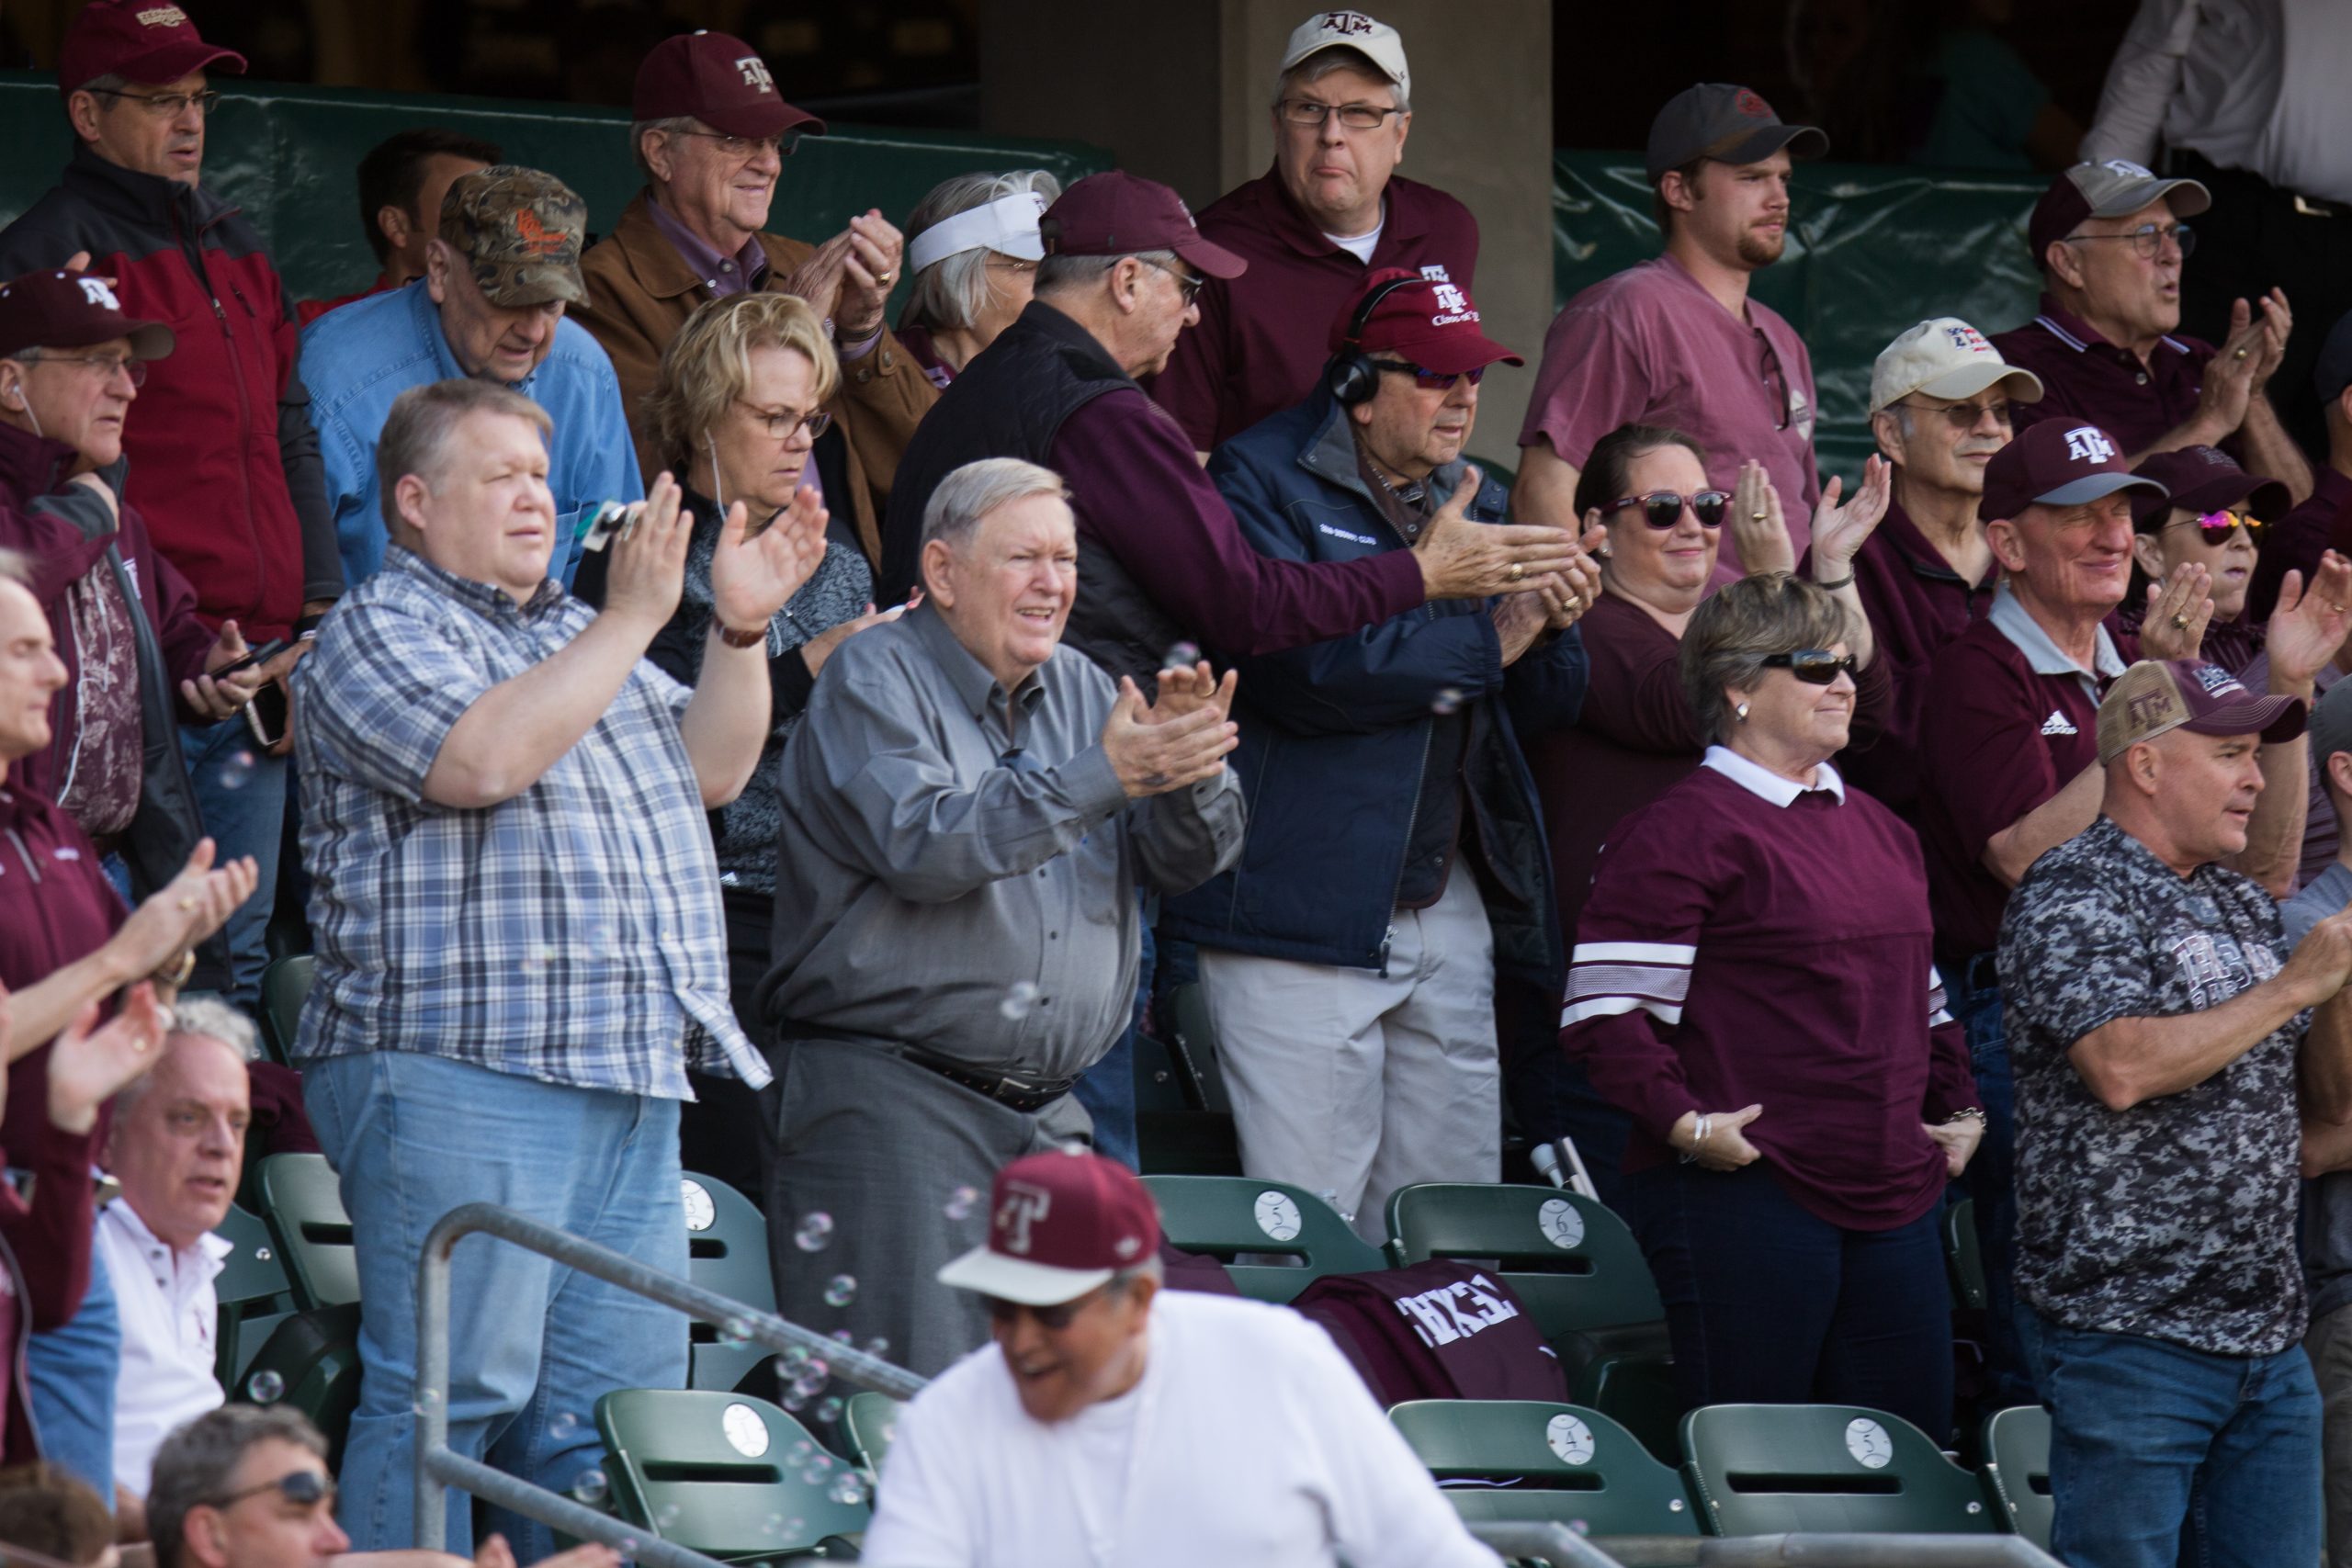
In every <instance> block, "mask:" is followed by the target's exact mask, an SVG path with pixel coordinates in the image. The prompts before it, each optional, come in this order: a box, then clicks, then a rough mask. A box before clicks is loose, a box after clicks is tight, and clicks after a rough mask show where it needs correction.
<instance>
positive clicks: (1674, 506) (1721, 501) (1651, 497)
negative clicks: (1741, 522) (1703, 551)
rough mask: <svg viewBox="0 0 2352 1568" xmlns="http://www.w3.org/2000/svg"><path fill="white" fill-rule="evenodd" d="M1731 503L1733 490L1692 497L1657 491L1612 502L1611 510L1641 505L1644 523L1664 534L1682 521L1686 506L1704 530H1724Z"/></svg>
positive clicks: (1714, 491) (1699, 494)
mask: <svg viewBox="0 0 2352 1568" xmlns="http://www.w3.org/2000/svg"><path fill="white" fill-rule="evenodd" d="M1730 504H1731V491H1727V490H1702V491H1700V492H1699V493H1698V494H1696V495H1691V496H1684V495H1680V494H1678V493H1677V492H1675V491H1670V490H1654V491H1650V492H1649V494H1647V495H1625V496H1620V497H1618V498H1617V499H1616V500H1615V501H1612V502H1610V503H1609V505H1608V508H1607V510H1609V511H1611V512H1623V510H1624V509H1625V508H1627V507H1629V506H1638V507H1640V508H1641V509H1642V521H1643V522H1645V523H1646V524H1648V525H1650V526H1651V527H1653V528H1655V529H1657V531H1658V532H1659V533H1661V534H1663V533H1665V532H1666V531H1667V530H1668V528H1671V527H1673V526H1674V525H1676V524H1677V523H1679V522H1681V521H1682V509H1683V508H1684V507H1685V506H1688V507H1689V508H1690V509H1691V515H1692V516H1694V517H1696V518H1697V519H1698V520H1699V526H1700V527H1702V528H1720V527H1722V526H1723V525H1724V508H1725V507H1727V506H1729V505H1730Z"/></svg>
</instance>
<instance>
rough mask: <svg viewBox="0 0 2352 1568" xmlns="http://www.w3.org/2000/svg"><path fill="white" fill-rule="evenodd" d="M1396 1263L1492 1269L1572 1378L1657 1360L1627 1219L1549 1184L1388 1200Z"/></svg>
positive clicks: (1660, 1331)
mask: <svg viewBox="0 0 2352 1568" xmlns="http://www.w3.org/2000/svg"><path fill="white" fill-rule="evenodd" d="M1388 1234H1389V1235H1390V1236H1391V1237H1392V1238H1393V1239H1391V1240H1390V1242H1389V1244H1388V1249H1389V1252H1390V1254H1391V1255H1392V1257H1394V1258H1395V1259H1396V1262H1397V1265H1398V1266H1399V1267H1400V1268H1401V1267H1403V1266H1405V1265H1408V1264H1413V1263H1420V1262H1424V1261H1426V1260H1428V1259H1429V1258H1461V1259H1463V1260H1464V1261H1465V1262H1480V1263H1487V1264H1493V1265H1499V1267H1500V1270H1501V1273H1502V1276H1503V1280H1504V1282H1505V1283H1507V1284H1508V1285H1510V1288H1511V1289H1512V1290H1513V1291H1515V1292H1518V1294H1519V1298H1520V1300H1521V1302H1522V1303H1525V1304H1526V1307H1527V1310H1528V1312H1529V1313H1530V1314H1532V1316H1533V1317H1534V1319H1535V1324H1536V1326H1537V1327H1539V1328H1541V1329H1542V1330H1543V1331H1544V1337H1545V1338H1546V1339H1549V1340H1550V1341H1551V1342H1552V1344H1553V1347H1554V1348H1555V1349H1557V1350H1558V1351H1559V1352H1560V1359H1561V1364H1562V1366H1563V1367H1564V1368H1565V1369H1566V1371H1567V1372H1568V1374H1569V1376H1570V1378H1571V1379H1574V1378H1575V1377H1576V1376H1577V1374H1578V1373H1579V1372H1580V1371H1582V1369H1583V1368H1584V1367H1586V1366H1587V1365H1589V1363H1591V1362H1592V1361H1594V1360H1597V1359H1600V1357H1602V1356H1607V1355H1618V1356H1634V1357H1642V1358H1646V1359H1664V1358H1665V1356H1666V1354H1667V1339H1666V1308H1665V1307H1664V1306H1663V1305H1661V1304H1660V1303H1659V1302H1658V1297H1657V1284H1656V1282H1655V1281H1653V1280H1651V1278H1650V1269H1649V1264H1648V1263H1647V1261H1645V1259H1644V1258H1643V1257H1642V1249H1641V1246H1640V1244H1639V1243H1637V1242H1636V1241H1634V1233H1633V1232H1632V1231H1631V1230H1630V1229H1628V1228H1627V1227H1626V1224H1625V1222H1624V1221H1623V1220H1622V1219H1620V1218H1618V1217H1617V1215H1616V1214H1615V1213H1612V1212H1611V1211H1610V1210H1609V1209H1608V1208H1607V1207H1605V1206H1604V1205H1602V1204H1600V1203H1596V1202H1594V1201H1592V1200H1591V1199H1589V1198H1586V1197H1582V1196H1580V1195H1578V1194H1577V1193H1574V1192H1564V1191H1561V1190H1559V1189H1557V1188H1553V1187H1532V1186H1498V1185H1493V1184H1487V1183H1478V1182H1425V1183H1422V1184H1420V1185H1418V1186H1413V1187H1400V1188H1398V1189H1397V1190H1396V1191H1395V1192H1393V1193H1391V1194H1389V1198H1388Z"/></svg>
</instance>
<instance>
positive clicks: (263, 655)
mask: <svg viewBox="0 0 2352 1568" xmlns="http://www.w3.org/2000/svg"><path fill="white" fill-rule="evenodd" d="M285 651H286V639H285V638H284V637H272V638H270V639H269V640H268V641H267V642H266V643H263V644H262V645H261V646H260V647H259V648H256V649H253V650H251V651H250V652H248V653H247V654H246V655H245V656H244V657H243V658H242V659H232V660H229V662H228V663H226V664H223V665H222V666H220V669H218V670H209V671H205V673H207V674H209V675H210V676H211V677H212V678H213V679H214V680H216V681H218V680H219V679H220V677H221V676H223V675H234V674H235V673H236V672H237V671H240V670H250V669H252V668H253V667H254V665H256V664H264V663H266V662H268V661H269V660H273V659H275V658H277V656H278V655H279V654H281V653H283V652H285Z"/></svg>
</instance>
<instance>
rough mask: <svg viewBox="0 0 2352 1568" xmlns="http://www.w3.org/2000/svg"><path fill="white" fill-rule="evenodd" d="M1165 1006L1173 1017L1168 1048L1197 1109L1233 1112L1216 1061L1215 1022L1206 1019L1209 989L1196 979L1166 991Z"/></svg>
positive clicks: (1223, 1075)
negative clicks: (1180, 1067)
mask: <svg viewBox="0 0 2352 1568" xmlns="http://www.w3.org/2000/svg"><path fill="white" fill-rule="evenodd" d="M1168 1010H1169V1012H1170V1014H1172V1015H1173V1017H1174V1027H1173V1028H1172V1029H1171V1031H1170V1033H1171V1035H1172V1038H1171V1039H1170V1042H1169V1048H1170V1051H1171V1052H1172V1053H1173V1054H1174V1055H1175V1056H1176V1058H1177V1060H1178V1062H1179V1063H1181V1064H1182V1066H1183V1069H1184V1071H1185V1073H1186V1075H1187V1076H1188V1077H1189V1078H1190V1080H1191V1090H1192V1093H1193V1095H1194V1096H1195V1097H1197V1099H1198V1100H1199V1102H1200V1109H1202V1110H1204V1111H1223V1112H1225V1113H1226V1114H1227V1115H1230V1114H1232V1111H1233V1100H1232V1098H1231V1097H1230V1096H1229V1095H1227V1093H1226V1090H1225V1072H1224V1069H1223V1067H1222V1066H1220V1065H1219V1063H1218V1061H1217V1054H1216V1025H1215V1024H1214V1023H1212V1022H1211V1021H1210V1020H1209V998H1208V992H1207V991H1206V990H1205V989H1204V988H1203V987H1201V985H1200V984H1199V983H1198V982H1197V981H1196V982H1194V983H1193V984H1192V985H1189V986H1179V987H1176V988H1175V989H1174V990H1173V991H1170V993H1169V997H1168Z"/></svg>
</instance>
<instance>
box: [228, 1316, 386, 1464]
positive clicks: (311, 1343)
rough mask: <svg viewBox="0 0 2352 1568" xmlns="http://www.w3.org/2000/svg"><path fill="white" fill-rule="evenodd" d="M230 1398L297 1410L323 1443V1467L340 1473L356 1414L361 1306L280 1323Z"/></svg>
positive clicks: (247, 1368) (295, 1318)
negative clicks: (283, 1405)
mask: <svg viewBox="0 0 2352 1568" xmlns="http://www.w3.org/2000/svg"><path fill="white" fill-rule="evenodd" d="M265 1396H266V1397H265ZM229 1398H230V1400H231V1402H232V1403H234V1404H288V1405H291V1406H293V1407H294V1408H295V1409H297V1410H300V1412H301V1413H302V1414H303V1415H305V1416H309V1417H310V1418H311V1425H312V1426H314V1427H317V1428H318V1429H319V1431H320V1433H321V1434H322V1436H324V1437H325V1438H326V1440H327V1467H328V1468H329V1469H330V1470H335V1469H340V1468H341V1467H342V1465H343V1443H344V1438H345V1437H347V1436H348V1435H349V1433H350V1431H351V1416H352V1413H353V1412H354V1411H356V1410H357V1409H358V1408H359V1303H357V1302H350V1303H345V1304H344V1305H342V1306H330V1307H314V1308H312V1309H311V1310H310V1311H308V1312H298V1313H295V1314H292V1315H291V1316H288V1317H284V1318H280V1319H278V1320H277V1325H276V1326H275V1327H274V1328H272V1329H271V1330H270V1334H269V1337H268V1338H267V1339H266V1340H265V1341H264V1342H263V1344H262V1347H261V1348H260V1350H259V1351H257V1352H256V1353H255V1354H254V1359H253V1361H252V1363H251V1364H250V1365H248V1366H247V1367H246V1368H245V1369H244V1372H243V1376H242V1377H241V1378H240V1380H239V1381H238V1382H237V1384H236V1386H235V1387H233V1388H232V1389H230V1390H229Z"/></svg>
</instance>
